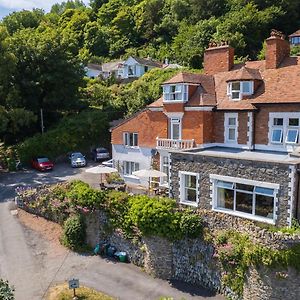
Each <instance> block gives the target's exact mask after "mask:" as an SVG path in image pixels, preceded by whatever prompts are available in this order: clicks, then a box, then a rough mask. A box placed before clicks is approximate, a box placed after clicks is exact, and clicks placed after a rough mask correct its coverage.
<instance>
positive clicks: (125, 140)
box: [123, 132, 139, 148]
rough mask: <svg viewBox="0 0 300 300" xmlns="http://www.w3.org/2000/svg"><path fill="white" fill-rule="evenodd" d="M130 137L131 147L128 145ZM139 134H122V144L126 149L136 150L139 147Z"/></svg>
mask: <svg viewBox="0 0 300 300" xmlns="http://www.w3.org/2000/svg"><path fill="white" fill-rule="evenodd" d="M131 135H132V141H133V145H130V136H131ZM138 142H139V134H138V133H137V132H124V134H123V144H124V146H125V147H128V148H138V147H139V144H138Z"/></svg>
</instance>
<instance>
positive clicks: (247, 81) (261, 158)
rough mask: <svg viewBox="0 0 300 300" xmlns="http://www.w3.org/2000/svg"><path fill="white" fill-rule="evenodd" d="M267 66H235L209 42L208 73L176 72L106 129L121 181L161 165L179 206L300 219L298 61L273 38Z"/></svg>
mask: <svg viewBox="0 0 300 300" xmlns="http://www.w3.org/2000/svg"><path fill="white" fill-rule="evenodd" d="M266 43H267V48H266V59H265V60H263V61H249V62H246V63H244V64H238V65H235V64H234V49H233V48H231V47H230V46H229V45H224V44H222V45H217V44H211V45H210V47H209V48H208V49H207V50H206V51H205V55H204V74H190V73H179V74H177V75H176V76H174V77H173V78H171V79H170V80H168V81H166V82H164V84H163V96H162V97H161V98H160V99H158V100H157V101H155V102H154V103H152V104H150V105H149V106H148V107H147V108H146V109H145V110H143V111H141V112H139V113H138V114H137V115H135V116H134V117H132V118H130V119H128V120H126V121H124V122H123V123H121V124H119V125H118V126H116V127H115V128H114V129H113V130H112V148H113V159H114V160H115V162H118V164H119V166H120V169H121V172H122V173H123V175H124V177H125V179H127V180H135V181H136V182H138V179H137V178H134V177H133V176H132V175H131V173H132V171H134V170H136V169H138V168H140V169H141V168H150V167H151V165H152V164H153V161H159V164H158V165H159V168H160V169H161V170H162V171H165V172H166V173H168V174H169V176H168V178H165V179H163V180H162V181H161V184H168V185H169V187H170V194H171V196H173V197H175V198H176V199H177V200H178V201H179V202H180V203H182V204H184V205H190V206H195V207H200V208H205V209H213V210H216V211H220V212H224V213H228V214H232V215H236V216H239V217H245V218H249V219H252V220H257V221H262V222H267V223H271V224H276V225H289V224H291V221H292V218H293V217H297V216H298V203H299V201H298V164H300V160H299V159H298V157H297V156H298V154H297V152H298V147H299V142H300V138H299V129H300V84H299V83H300V62H299V59H300V58H299V57H290V56H289V53H290V45H289V43H288V41H286V40H285V39H284V36H283V35H282V34H281V33H280V32H277V31H272V33H271V37H270V38H268V39H267V40H266Z"/></svg>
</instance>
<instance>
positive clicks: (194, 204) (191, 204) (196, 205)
mask: <svg viewBox="0 0 300 300" xmlns="http://www.w3.org/2000/svg"><path fill="white" fill-rule="evenodd" d="M179 203H180V204H183V205H188V206H193V207H198V203H197V202H190V201H180V202H179Z"/></svg>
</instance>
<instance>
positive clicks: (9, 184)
mask: <svg viewBox="0 0 300 300" xmlns="http://www.w3.org/2000/svg"><path fill="white" fill-rule="evenodd" d="M75 178H77V179H82V180H84V181H86V182H88V183H90V184H91V185H94V186H96V185H97V184H98V182H99V181H98V180H99V178H97V176H95V175H92V174H87V173H84V169H72V168H70V167H69V166H67V165H63V164H62V165H58V166H56V168H55V170H53V172H50V173H38V172H35V171H32V170H30V171H24V172H23V171H22V172H16V173H10V174H0V277H1V278H4V279H8V280H9V282H10V284H12V285H14V286H15V289H16V292H15V295H16V300H41V299H45V294H46V292H47V290H48V288H49V286H51V285H53V284H55V283H61V282H65V281H66V280H68V279H70V278H73V277H74V278H79V279H80V282H81V284H83V285H86V286H89V287H92V288H95V289H97V290H100V291H103V292H104V293H107V294H110V295H112V296H114V297H116V298H118V299H122V300H123V299H124V300H135V299H137V300H143V299H145V300H146V299H147V300H148V299H150V300H151V299H153V300H158V299H159V298H160V297H162V296H167V297H173V299H211V300H213V299H224V298H223V297H222V296H220V295H214V294H212V293H210V292H208V291H207V290H205V289H203V288H200V287H195V286H191V285H187V284H183V283H180V282H173V285H171V284H170V283H169V282H167V281H163V280H160V279H156V278H152V277H151V276H148V275H147V274H145V273H144V272H142V271H141V270H140V269H139V268H137V267H136V266H134V265H132V264H122V263H113V262H111V261H107V260H105V259H102V258H100V257H99V256H84V255H79V254H77V253H73V252H71V251H68V250H67V249H65V248H63V247H62V246H59V245H58V242H57V240H56V241H54V240H49V239H47V238H46V236H47V235H46V234H41V233H40V232H38V231H36V230H33V229H32V228H31V227H30V226H24V225H23V224H22V223H21V222H20V220H19V217H18V216H17V215H15V214H14V212H15V210H14V208H13V205H12V202H10V200H11V199H12V198H13V196H14V189H15V188H16V187H17V186H26V185H38V184H48V183H55V182H60V181H64V180H70V179H75ZM30 217H31V218H33V217H32V216H30ZM40 221H41V222H45V221H44V220H43V219H42V220H40ZM49 226H51V223H50V222H49ZM53 226H55V224H54V225H53ZM46 227H47V226H46ZM48 229H49V230H52V229H51V228H48Z"/></svg>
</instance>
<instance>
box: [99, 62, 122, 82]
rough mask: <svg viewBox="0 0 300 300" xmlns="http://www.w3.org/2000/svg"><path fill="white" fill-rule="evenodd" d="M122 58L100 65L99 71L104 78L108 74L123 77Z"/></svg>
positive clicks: (108, 75)
mask: <svg viewBox="0 0 300 300" xmlns="http://www.w3.org/2000/svg"><path fill="white" fill-rule="evenodd" d="M123 65H124V60H117V61H111V62H108V63H104V64H102V65H101V68H102V70H101V73H100V76H102V77H103V78H104V79H107V78H108V77H110V76H114V77H115V78H120V79H122V78H123V70H124V66H123Z"/></svg>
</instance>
